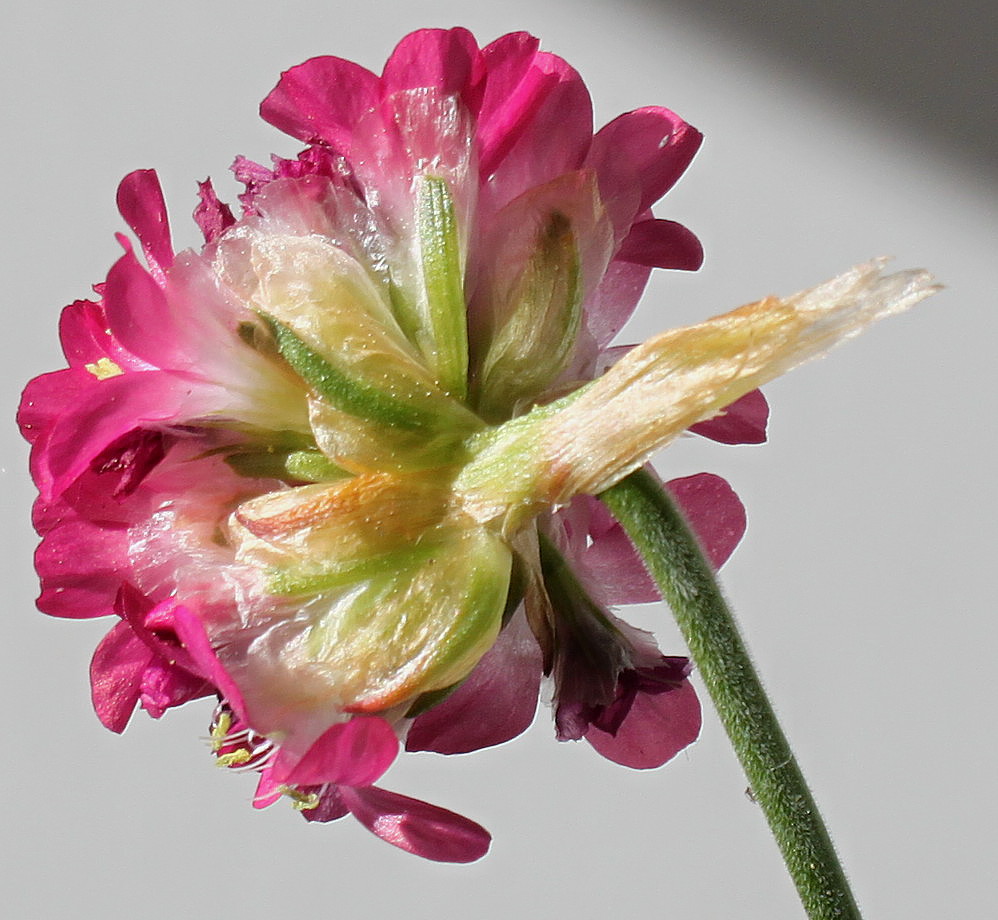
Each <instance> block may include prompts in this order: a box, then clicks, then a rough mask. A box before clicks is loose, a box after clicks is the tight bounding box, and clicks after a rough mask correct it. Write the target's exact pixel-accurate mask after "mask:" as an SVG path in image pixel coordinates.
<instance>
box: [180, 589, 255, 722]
mask: <svg viewBox="0 0 998 920" xmlns="http://www.w3.org/2000/svg"><path fill="white" fill-rule="evenodd" d="M173 628H174V629H175V630H176V633H177V638H178V639H179V640H180V643H181V645H183V647H184V648H185V649H186V650H187V654H188V655H190V657H191V661H192V662H193V663H194V665H195V667H196V668H197V670H198V671H199V672H200V673H201V674H202V675H204V677H206V678H207V679H208V680H210V681H211V682H212V683H213V684H214V685H215V686H216V687H217V688H218V691H219V693H221V694H222V696H223V697H224V698H225V701H226V702H227V703H228V704H229V705H230V706H231V707H232V710H233V712H235V714H236V715H237V716H238V717H239V718H240V719H241V720H242V721H244V722H245V721H246V704H245V702H244V701H243V695H242V693H241V692H240V690H239V688H238V687H237V686H236V684H235V681H233V680H232V678H231V677H230V676H229V672H228V671H226V670H225V668H224V666H223V665H222V662H221V661H219V659H218V656H217V655H216V654H215V650H214V649H213V648H212V647H211V642H210V641H209V640H208V634H207V633H206V632H205V629H204V624H203V623H202V622H201V620H200V619H198V617H197V615H196V614H195V613H194V612H193V611H192V610H191V609H190V608H188V607H186V606H184V605H183V604H177V605H176V606H175V607H174V608H173Z"/></svg>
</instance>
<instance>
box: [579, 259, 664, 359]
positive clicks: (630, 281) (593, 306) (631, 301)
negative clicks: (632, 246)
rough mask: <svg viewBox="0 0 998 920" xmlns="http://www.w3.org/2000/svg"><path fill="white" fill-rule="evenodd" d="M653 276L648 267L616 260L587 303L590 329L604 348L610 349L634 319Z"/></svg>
mask: <svg viewBox="0 0 998 920" xmlns="http://www.w3.org/2000/svg"><path fill="white" fill-rule="evenodd" d="M650 275H651V268H650V267H649V266H647V265H635V264H634V263H633V262H624V261H621V260H620V259H614V260H613V261H612V262H611V263H610V265H609V267H608V268H607V270H606V274H605V275H604V276H603V280H602V281H600V283H599V287H597V288H596V290H595V291H594V292H593V295H592V297H591V298H590V299H589V300H588V302H587V303H586V314H585V316H586V328H587V329H588V330H589V334H590V335H591V336H592V337H593V339H594V340H595V341H596V344H597V345H599V346H600V347H603V346H606V345H607V344H608V343H609V342H610V341H612V339H613V337H614V336H615V335H616V334H617V333H618V332H620V330H621V329H622V328H623V327H624V323H626V322H627V321H628V319H630V317H631V314H632V313H633V312H634V308H635V307H636V306H637V304H638V301H639V300H640V299H641V294H642V293H643V292H644V289H645V285H646V284H647V283H648V278H649V276H650Z"/></svg>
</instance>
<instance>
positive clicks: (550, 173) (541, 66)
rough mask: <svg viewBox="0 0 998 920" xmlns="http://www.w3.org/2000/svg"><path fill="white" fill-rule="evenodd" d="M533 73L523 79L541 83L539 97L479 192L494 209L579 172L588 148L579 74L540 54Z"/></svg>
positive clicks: (589, 120) (587, 105)
mask: <svg viewBox="0 0 998 920" xmlns="http://www.w3.org/2000/svg"><path fill="white" fill-rule="evenodd" d="M535 68H536V72H534V69H533V68H532V70H531V74H530V76H529V77H528V78H527V79H531V80H533V79H538V80H542V81H543V82H544V84H545V85H544V87H543V92H542V93H541V94H540V98H539V99H538V100H537V103H536V105H534V103H533V102H531V104H530V105H529V106H527V107H526V109H525V110H524V111H523V112H522V113H521V116H522V121H519V119H520V117H521V116H518V122H519V123H518V128H519V135H518V137H517V138H516V142H515V143H514V144H513V145H512V147H511V148H510V149H509V152H508V153H507V155H506V156H505V157H504V158H503V159H502V161H501V162H498V163H497V164H496V166H495V169H494V172H493V174H492V176H491V178H490V180H489V183H488V185H486V186H483V188H482V192H483V193H484V192H489V193H490V194H491V195H493V196H494V197H493V200H492V204H493V206H494V207H496V208H497V209H498V208H500V207H502V206H503V205H505V204H506V203H508V202H509V201H512V200H513V199H514V198H516V197H517V196H518V195H521V194H523V192H525V191H526V190H527V189H529V188H532V187H534V186H536V185H541V184H543V183H545V182H550V181H551V180H553V179H556V178H558V176H561V175H563V174H564V173H567V172H572V171H574V170H576V169H579V168H580V167H581V166H582V164H583V161H584V160H585V158H586V154H587V153H588V151H589V146H590V144H591V143H592V131H593V106H592V99H591V98H590V96H589V91H588V90H587V89H586V85H585V83H584V82H583V81H582V78H581V77H580V76H579V74H578V73H577V72H576V71H575V70H574V69H573V68H572V67H570V66H569V65H568V64H567V63H566V62H565V61H563V60H562V59H561V58H559V57H557V56H555V55H553V54H547V53H545V52H538V53H537V55H536V56H535ZM528 115H529V117H527V116H528ZM493 159H494V157H493Z"/></svg>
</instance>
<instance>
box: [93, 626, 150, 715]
mask: <svg viewBox="0 0 998 920" xmlns="http://www.w3.org/2000/svg"><path fill="white" fill-rule="evenodd" d="M152 660H153V653H152V652H151V651H149V649H148V648H146V646H145V645H144V644H143V643H142V642H140V641H139V640H138V639H137V638H136V636H135V633H133V632H132V628H131V627H130V626H129V625H128V623H126V622H124V621H121V622H119V623H116V624H115V626H114V627H113V628H112V629H111V631H110V632H109V633H108V634H107V635H106V636H104V638H103V639H102V640H101V642H100V645H98V646H97V650H96V651H95V652H94V657H93V660H92V661H91V662H90V693H91V698H92V700H93V704H94V710H95V711H96V713H97V718H98V719H100V720H101V722H103V723H104V725H105V726H107V728H109V729H111V731H113V732H118V733H119V734H120V733H121V732H123V731H124V730H125V726H126V725H127V724H128V720H129V719H130V718H131V716H132V713H133V712H134V711H135V704H136V703H137V702H138V700H139V692H140V688H141V681H142V674H143V672H144V671H145V669H146V668H147V667H148V666H149V664H150V662H151V661H152Z"/></svg>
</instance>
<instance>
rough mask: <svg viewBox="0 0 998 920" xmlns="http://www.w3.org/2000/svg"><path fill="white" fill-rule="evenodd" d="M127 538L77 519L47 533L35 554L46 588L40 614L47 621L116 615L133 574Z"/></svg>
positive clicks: (124, 533) (121, 532) (109, 528)
mask: <svg viewBox="0 0 998 920" xmlns="http://www.w3.org/2000/svg"><path fill="white" fill-rule="evenodd" d="M128 545H129V542H128V532H127V530H126V529H125V528H124V527H123V526H120V525H119V526H118V527H113V526H107V525H104V526H99V525H97V524H95V523H93V522H92V521H87V520H84V519H82V518H80V517H77V516H76V515H73V514H72V513H71V512H69V511H68V509H67V514H66V518H65V519H64V520H63V521H62V522H61V523H59V524H57V525H56V526H54V527H52V529H51V530H49V531H48V532H47V533H46V534H45V536H44V538H43V540H42V542H41V544H40V545H39V546H38V549H37V550H36V552H35V568H36V569H37V570H38V576H39V578H40V579H41V583H42V593H41V595H40V596H39V597H38V601H37V603H38V608H39V609H40V610H41V611H43V612H44V613H47V614H49V616H56V617H72V618H77V619H78V618H84V617H100V616H107V615H109V614H111V613H113V612H114V599H115V597H116V596H117V593H118V589H119V588H120V587H121V583H122V580H123V579H124V578H125V577H127V575H128V574H129V571H130V570H129V563H128Z"/></svg>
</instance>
